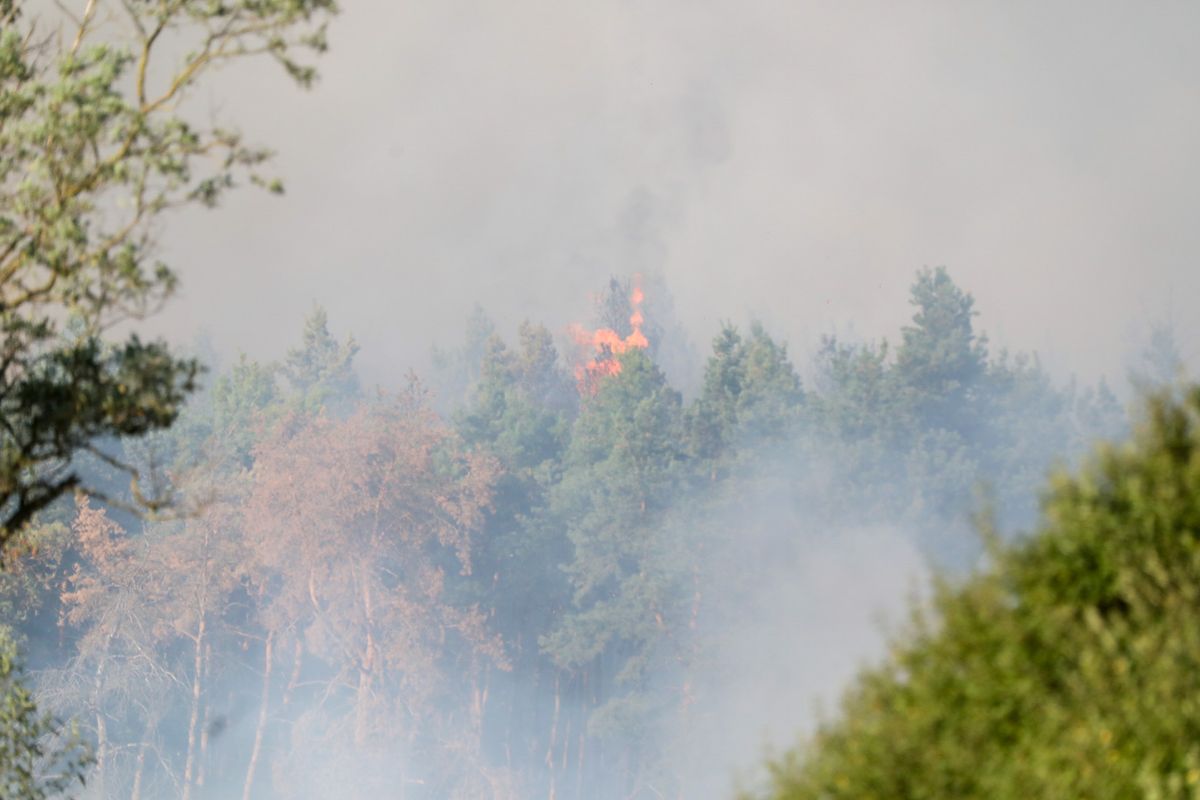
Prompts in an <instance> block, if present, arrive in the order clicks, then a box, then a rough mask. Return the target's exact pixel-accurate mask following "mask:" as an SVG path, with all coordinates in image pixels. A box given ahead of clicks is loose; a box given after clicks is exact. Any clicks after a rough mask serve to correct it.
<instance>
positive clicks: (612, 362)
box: [570, 276, 650, 395]
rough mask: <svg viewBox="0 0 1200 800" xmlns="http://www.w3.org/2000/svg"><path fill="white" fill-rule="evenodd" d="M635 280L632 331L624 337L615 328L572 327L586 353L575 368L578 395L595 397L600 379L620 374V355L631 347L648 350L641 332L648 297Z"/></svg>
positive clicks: (632, 293)
mask: <svg viewBox="0 0 1200 800" xmlns="http://www.w3.org/2000/svg"><path fill="white" fill-rule="evenodd" d="M638 280H639V279H638V278H637V277H636V276H635V277H634V285H633V291H632V292H630V295H629V305H630V307H631V309H632V313H630V315H629V327H630V328H632V329H633V330H632V331H631V332H630V334H629V335H628V336H626V337H625V338H621V335H620V334H619V333H617V332H616V331H614V330H613V329H612V328H600V329H598V330H594V331H588V330H586V329H585V328H584V327H583V326H582V325H578V324H575V325H572V326H571V329H570V330H571V336H572V337H573V338H574V339H575V341H576V342H577V343H578V344H579V345H580V347H581V348H582V349H584V350H585V356H584V357H585V358H586V359H587V360H586V361H585V362H582V363H580V364H579V365H578V366H576V367H575V381H576V383H577V384H578V386H579V393H580V394H583V395H593V394H595V393H596V390H597V389H598V388H599V382H600V380H601V379H602V378H603V377H605V376H608V375H617V374H620V372H621V362H620V360H618V359H617V356H619V355H621V354H622V353H625V352H628V351H629V350H630V349H631V348H635V347H636V348H638V349H639V350H644V349H646V348H647V347H648V346H649V345H650V342H649V341H648V340H647V339H646V335H645V334H644V333H642V324H643V322H644V321H645V317H644V316H643V314H642V302H643V301H644V300H645V298H646V295H645V293H644V292H643V291H642V287H641V286H640V285H638Z"/></svg>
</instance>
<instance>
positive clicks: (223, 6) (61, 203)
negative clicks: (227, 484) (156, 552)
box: [0, 0, 334, 543]
mask: <svg viewBox="0 0 1200 800" xmlns="http://www.w3.org/2000/svg"><path fill="white" fill-rule="evenodd" d="M59 8H60V9H61V15H60V16H58V17H55V16H52V12H49V11H44V13H43V15H42V16H37V15H30V14H28V13H27V4H26V3H24V2H20V1H19V0H10V1H9V2H5V3H4V4H3V5H0V198H2V199H0V209H2V210H0V287H2V288H0V420H2V421H3V425H2V426H0V543H3V541H6V540H7V539H8V538H9V537H11V536H12V535H13V533H14V532H15V531H17V530H18V529H19V528H20V527H21V526H22V525H23V524H24V523H26V522H27V521H29V519H30V518H31V517H32V516H33V515H34V514H36V513H37V512H38V511H39V510H41V509H43V508H45V507H46V506H47V505H48V504H49V503H51V502H53V501H54V500H55V499H56V498H58V497H60V496H61V495H62V494H63V493H64V492H68V491H70V490H72V489H73V488H74V487H76V486H79V485H80V484H81V477H80V472H79V469H78V463H77V460H76V459H75V456H76V455H77V454H78V453H80V452H83V451H88V450H92V451H98V449H99V448H98V447H97V444H96V442H97V441H98V440H100V439H102V438H105V437H114V436H138V435H142V434H145V433H147V432H149V431H153V430H156V429H161V428H165V427H166V426H168V425H170V424H171V422H172V421H173V420H174V419H175V417H176V415H177V414H178V411H179V408H180V405H181V404H182V402H183V400H184V398H185V397H186V396H187V395H188V393H189V392H191V391H192V389H193V388H194V386H195V379H196V375H197V371H198V365H197V363H196V362H195V361H192V360H189V359H181V358H178V357H176V356H174V355H173V354H172V353H171V352H170V351H168V349H167V348H166V346H165V345H163V344H162V343H158V342H150V343H147V342H143V341H142V340H141V339H139V338H138V337H137V336H136V335H131V336H130V337H129V338H128V339H127V340H125V341H124V342H114V341H111V340H109V339H106V338H105V332H106V331H107V330H109V329H110V328H111V326H112V325H113V324H114V323H116V322H119V321H121V320H123V319H128V318H130V317H139V316H141V315H143V314H145V313H147V312H148V311H150V310H152V309H154V308H155V307H157V305H158V304H160V303H161V302H162V301H163V300H165V299H166V298H167V297H169V296H170V294H171V293H172V291H173V290H174V288H175V285H176V276H175V274H174V272H172V270H171V269H170V268H169V267H168V266H167V265H165V264H163V263H161V262H160V261H157V260H156V259H155V258H154V247H153V245H154V241H153V232H154V230H156V226H157V225H158V223H159V222H160V220H161V219H162V216H163V214H164V213H165V212H167V211H169V210H171V209H174V208H178V207H180V206H186V205H191V204H197V203H198V204H203V205H213V204H215V203H216V202H217V201H218V200H219V198H220V197H221V196H222V194H223V193H224V192H225V191H226V190H227V189H229V188H230V187H232V186H233V185H234V184H235V182H236V179H237V177H238V176H239V175H249V176H250V177H251V179H252V180H257V181H261V180H262V179H261V178H259V177H258V176H257V174H256V173H255V172H254V170H255V168H256V167H257V166H259V165H260V164H261V163H262V162H263V160H264V159H265V158H266V157H267V153H266V151H264V150H261V149H256V148H251V147H247V146H246V145H245V144H244V143H243V142H242V141H241V138H240V137H239V136H238V135H237V134H236V133H235V132H233V131H231V130H228V129H224V128H218V127H212V128H205V127H199V126H196V125H194V124H192V123H191V122H190V121H189V119H188V118H187V116H186V115H185V114H184V113H183V112H182V111H181V110H180V106H181V103H182V101H184V100H185V99H186V98H187V97H189V96H190V95H191V94H192V93H193V90H194V88H195V87H196V86H197V85H198V84H199V82H201V81H202V79H203V78H204V77H205V76H206V75H207V74H208V73H209V72H211V71H212V70H213V69H214V68H217V67H219V66H222V65H224V64H227V63H229V62H233V61H237V60H240V59H243V58H245V57H249V56H254V55H259V54H261V55H264V56H268V57H271V58H274V59H275V60H277V61H279V62H280V63H281V64H282V66H283V67H284V69H285V70H286V71H287V72H288V73H289V74H290V75H291V76H292V77H293V78H295V79H296V80H297V81H298V82H299V83H300V84H301V85H308V84H310V83H311V82H312V80H313V77H314V72H313V70H312V68H311V67H310V66H306V65H304V64H302V63H300V62H299V61H297V60H296V53H297V49H298V48H307V49H310V50H316V51H320V50H322V49H324V46H325V42H324V36H323V32H324V28H323V21H324V18H325V17H326V16H328V14H330V13H331V12H332V11H333V10H334V5H333V2H332V0H267V2H233V3H211V4H207V5H206V4H197V3H140V2H139V3H116V2H105V1H104V0H96V1H95V2H88V3H86V4H84V5H83V7H82V8H81V9H80V11H79V13H78V15H76V14H72V13H71V12H69V11H67V10H66V9H65V7H63V6H59ZM109 17H112V18H113V19H119V20H123V22H124V25H104V26H102V25H101V24H100V23H101V21H102V20H104V19H107V18H109ZM39 23H40V24H39ZM54 28H58V32H57V33H56V34H54V35H51V36H45V35H43V34H42V33H40V31H46V30H49V29H54ZM168 39H170V40H172V42H173V43H175V44H179V45H182V48H181V49H182V50H183V51H184V52H185V53H186V55H184V57H183V58H182V59H181V60H179V61H178V62H177V63H176V64H175V65H174V67H173V68H172V66H171V65H170V63H169V61H168V60H166V59H165V58H164V57H163V54H162V52H161V51H162V48H163V42H164V41H166V40H168ZM68 320H69V321H70V323H71V324H70V325H69V326H64V322H66V321H68ZM104 457H106V458H108V459H109V460H113V456H112V454H111V453H108V454H104ZM122 466H127V465H122ZM128 471H131V472H132V469H129V470H128ZM134 488H135V496H136V495H137V494H138V492H137V487H136V483H135V487H134ZM140 499H142V500H144V501H145V502H147V503H148V504H150V505H154V504H155V502H156V498H152V497H150V498H145V497H143V498H140Z"/></svg>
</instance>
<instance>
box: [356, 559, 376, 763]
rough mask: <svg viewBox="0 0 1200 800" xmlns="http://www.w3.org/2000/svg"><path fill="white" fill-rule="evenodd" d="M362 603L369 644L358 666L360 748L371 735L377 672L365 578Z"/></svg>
mask: <svg viewBox="0 0 1200 800" xmlns="http://www.w3.org/2000/svg"><path fill="white" fill-rule="evenodd" d="M362 602H363V614H364V616H365V617H366V628H367V643H366V650H365V652H364V653H363V655H362V659H361V661H360V663H359V666H358V691H357V696H356V697H355V702H354V743H355V744H356V745H358V746H359V747H361V746H362V745H364V744H366V741H367V736H368V733H369V727H370V716H369V715H370V702H371V688H372V687H371V684H372V677H373V672H374V670H375V633H374V627H375V623H374V619H373V612H372V607H371V588H370V586H368V585H367V580H366V577H365V576H364V578H363V582H362Z"/></svg>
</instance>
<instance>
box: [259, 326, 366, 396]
mask: <svg viewBox="0 0 1200 800" xmlns="http://www.w3.org/2000/svg"><path fill="white" fill-rule="evenodd" d="M356 353H358V345H357V344H356V343H355V342H354V339H353V338H350V339H347V340H346V341H345V342H344V343H342V344H338V342H337V340H336V339H334V338H333V336H332V335H331V334H330V333H329V320H328V317H327V316H326V315H325V310H324V309H323V308H320V307H318V308H315V309H313V311H312V313H311V314H309V315H308V318H307V319H305V320H304V332H303V338H302V340H301V346H300V347H298V348H295V349H293V350H290V351H288V354H287V358H286V359H285V360H284V362H283V367H282V370H281V371H282V372H283V375H284V377H285V378H287V380H288V383H289V384H291V387H292V390H293V391H294V392H295V394H296V402H298V403H299V404H300V405H301V406H303V407H305V408H307V409H308V410H310V411H313V410H317V409H319V408H321V407H322V406H327V405H345V404H346V403H348V402H350V401H352V400H353V399H354V396H355V395H356V394H357V393H358V379H357V378H356V377H355V374H354V369H353V361H354V356H355V354H356ZM256 383H257V384H258V387H259V388H258V389H257V391H258V392H259V393H260V394H261V393H263V392H268V393H269V392H271V391H273V390H272V389H269V388H268V387H267V386H266V385H265V381H264V377H263V376H259V377H257V378H256Z"/></svg>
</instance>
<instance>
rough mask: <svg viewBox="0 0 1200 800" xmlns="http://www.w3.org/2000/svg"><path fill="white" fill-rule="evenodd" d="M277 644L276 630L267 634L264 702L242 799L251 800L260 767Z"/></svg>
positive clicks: (259, 707)
mask: <svg viewBox="0 0 1200 800" xmlns="http://www.w3.org/2000/svg"><path fill="white" fill-rule="evenodd" d="M274 646H275V631H271V632H269V633H268V634H267V645H266V648H265V650H264V653H263V682H262V702H261V703H260V704H259V706H258V723H257V724H256V725H255V727H254V745H253V746H252V747H251V748H250V764H249V765H248V766H247V767H246V782H245V783H244V784H243V785H242V800H250V790H251V787H253V786H254V771H255V770H256V769H258V757H259V754H260V753H261V752H262V742H263V731H265V730H266V728H267V711H268V710H269V708H270V705H271V656H272V654H273V648H274Z"/></svg>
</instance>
